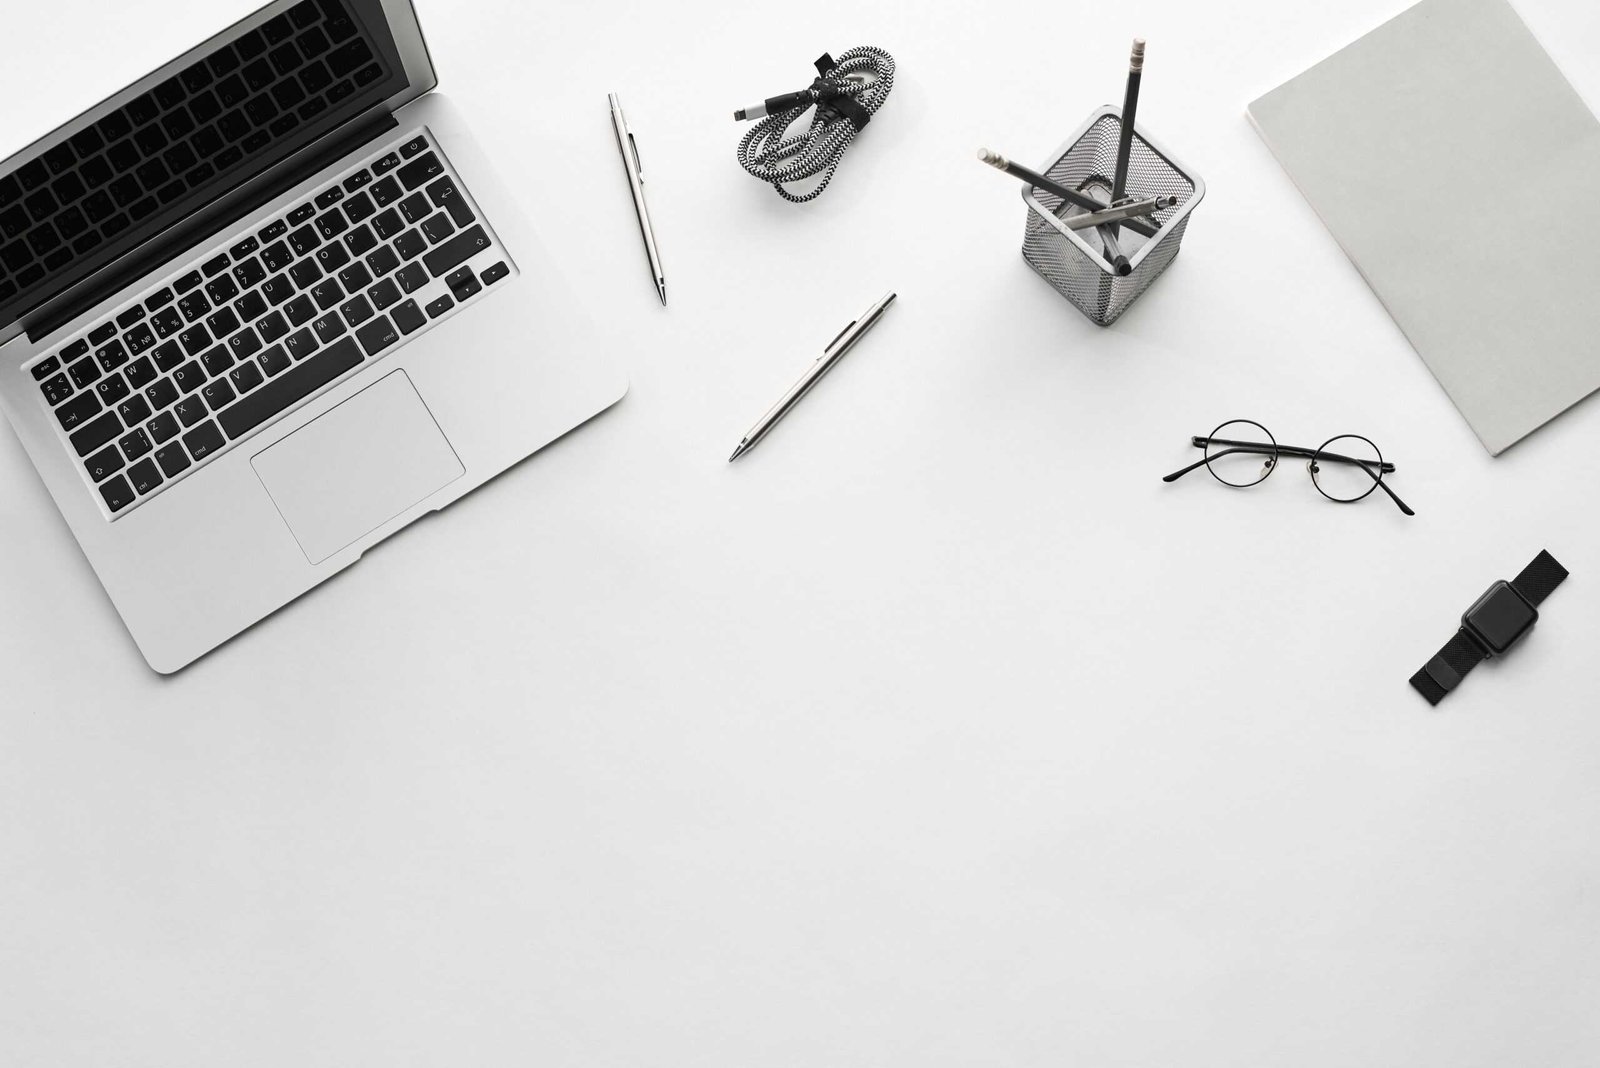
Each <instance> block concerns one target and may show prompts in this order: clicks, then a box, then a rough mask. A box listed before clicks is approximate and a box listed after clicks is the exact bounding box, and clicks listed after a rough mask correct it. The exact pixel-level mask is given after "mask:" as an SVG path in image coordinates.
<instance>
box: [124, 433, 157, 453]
mask: <svg viewBox="0 0 1600 1068" xmlns="http://www.w3.org/2000/svg"><path fill="white" fill-rule="evenodd" d="M117 447H118V448H120V449H121V450H122V454H123V455H124V456H126V457H127V458H128V459H130V460H137V459H138V458H139V457H141V456H143V455H144V454H145V453H147V452H149V451H150V450H151V449H153V448H155V446H153V445H151V444H150V438H149V436H148V435H146V434H145V432H144V431H143V430H138V429H135V430H134V431H133V433H131V434H124V435H123V436H122V437H121V438H119V439H118V440H117Z"/></svg>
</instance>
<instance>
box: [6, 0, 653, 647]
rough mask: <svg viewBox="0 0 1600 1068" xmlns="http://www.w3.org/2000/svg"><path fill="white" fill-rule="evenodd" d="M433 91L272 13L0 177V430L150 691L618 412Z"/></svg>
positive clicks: (365, 11) (365, 14)
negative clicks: (45, 495)
mask: <svg viewBox="0 0 1600 1068" xmlns="http://www.w3.org/2000/svg"><path fill="white" fill-rule="evenodd" d="M434 85H435V78H434V72H433V68H432V66H431V65H430V63H429V59H428V53H427V49H426V47H425V45H424V43H423V39H422V32H421V29H420V28H419V26H418V24H417V20H416V15H415V13H414V12H413V10H412V8H411V5H410V3H409V0H279V2H275V3H272V4H269V5H267V6H266V7H264V8H262V9H261V10H260V11H258V12H256V13H255V14H254V15H252V16H251V17H249V18H247V19H245V20H244V21H242V22H240V23H239V24H237V25H236V26H234V27H232V28H231V29H229V30H227V31H226V32H224V33H222V34H220V35H218V36H216V37H214V38H212V39H211V40H209V41H207V42H205V43H204V44H202V45H200V46H199V47H198V48H196V49H194V50H193V51H191V52H189V53H188V54H186V55H184V56H183V57H181V58H179V59H177V60H175V61H174V62H172V63H170V64H168V65H167V66H165V67H163V68H162V69H160V70H158V71H156V72H155V73H154V74H151V75H150V76H149V77H147V78H144V79H143V80H141V81H140V82H138V83H137V84H135V85H133V86H130V87H129V88H127V89H125V90H123V91H122V92H120V93H118V94H117V95H116V96H114V97H113V98H111V99H110V100H108V101H106V102H105V103H103V104H101V105H100V106H98V107H96V108H94V109H93V110H91V111H90V112H89V113H87V114H84V115H80V116H79V117H78V118H76V119H74V120H73V121H71V122H69V123H67V124H66V125H65V126H62V127H61V128H60V129H58V130H56V131H55V132H54V133H52V134H50V135H49V136H47V137H45V138H43V139H41V140H39V141H37V142H35V143H34V144H32V145H30V146H28V147H27V148H25V149H23V150H22V151H21V152H19V153H17V154H16V155H14V156H11V157H10V158H9V159H6V160H4V161H3V162H0V407H3V408H4V410H5V413H6V415H7V417H9V419H10V420H11V423H12V425H13V426H14V427H15V428H16V431H17V435H18V437H19V438H21V440H22V444H23V446H24V447H25V448H26V449H27V451H28V454H29V456H30V457H31V458H32V460H33V463H34V465H35V466H36V467H37V468H38V470H39V474H40V477H42V478H43V479H44V482H45V485H46V486H47V487H48V488H49V490H50V493H51V495H52V496H53V497H54V498H55V501H56V504H57V506H58V507H59V508H60V509H61V513H62V515H63V516H64V517H65V518H66V521H67V524H68V525H69V526H70V527H71V528H72V532H73V534H74V535H76V537H77V539H78V542H79V544H80V545H81V546H82V547H83V551H84V553H85V554H86V555H87V556H88V558H89V562H90V563H91V564H92V565H93V567H94V569H95V571H96V572H97V573H98V574H99V576H100V579H101V581H102V582H103V583H104V585H105V588H106V592H107V593H108V594H109V595H110V597H111V600H112V602H113V603H114V604H115V605H116V606H117V610H118V611H119V612H121V614H122V618H123V620H124V621H125V622H126V623H127V626H128V629H129V631H130V632H131V633H132V635H133V638H134V641H135V642H136V643H137V644H138V646H139V648H140V650H141V651H142V652H143V653H144V656H145V658H146V660H148V661H149V663H150V665H151V666H152V667H153V668H155V669H156V670H157V671H161V672H170V671H174V670H176V669H178V668H180V667H182V666H183V665H185V664H187V663H189V662H190V661H192V660H194V659H195V658H196V657H198V656H200V655H201V654H202V653H205V652H206V651H207V650H209V649H211V648H213V647H215V646H216V645H218V644H219V643H221V642H223V641H225V640H226V639H228V638H229V637H231V636H233V635H234V634H237V633H238V632H239V631H241V630H243V629H244V628H246V627H248V626H250V625H251V624H252V623H255V622H256V621H258V620H260V619H261V618H263V617H264V616H266V615H268V614H269V613H271V612H273V611H274V610H276V609H277V608H279V607H281V606H282V605H284V604H286V603H287V602H289V601H290V600H292V599H293V598H295V597H297V596H299V595H300V594H301V593H304V592H305V591H306V590H308V589H310V588H311V587H313V586H315V585H316V584H317V583H319V582H321V581H322V580H324V579H326V578H327V577H328V576H330V575H332V574H334V573H335V572H337V571H339V570H341V569H342V568H345V567H347V566H349V565H350V564H352V563H354V562H355V561H357V560H359V559H360V558H361V554H362V553H363V552H364V551H365V550H366V549H368V548H370V547H371V546H373V545H375V544H377V543H378V542H380V541H382V540H383V539H385V538H387V537H388V536H389V535H391V534H393V533H395V532H396V531H397V530H400V529H401V528H403V527H405V526H406V525H407V524H409V523H411V522H412V521H413V520H415V519H416V518H418V517H419V516H422V515H425V514H427V513H428V512H432V511H437V510H438V509H439V508H441V507H443V506H445V505H447V504H449V503H450V502H452V501H454V500H455V499H456V498H458V497H460V496H462V495H463V494H465V493H466V492H468V491H469V490H471V489H473V488H474V487H476V486H478V485H479V484H480V483H482V482H484V481H486V480H488V479H490V478H492V477H493V476H494V475H496V474H498V473H499V472H501V471H503V470H505V469H506V468H507V467H509V466H510V465H512V464H514V463H516V462H517V461H519V460H521V459H523V458H524V457H526V456H527V455H529V454H530V453H532V452H534V451H536V450H537V449H539V448H540V447H542V446H543V445H545V444H547V443H549V442H550V441H552V440H554V439H555V438H557V437H559V436H560V435H562V434H564V433H566V432H567V431H569V430H571V429H572V428H573V427H576V426H578V425H579V424H581V423H583V422H584V421H585V420H587V419H589V418H590V417H592V416H593V415H595V414H596V413H598V412H600V411H602V410H604V409H605V408H607V407H609V406H610V405H612V404H614V403H615V402H616V401H617V400H619V399H620V398H621V397H622V395H623V393H624V392H626V390H627V383H626V380H625V379H624V378H623V376H622V374H621V373H620V372H619V370H618V369H617V367H616V366H614V365H613V363H611V362H610V361H609V360H608V359H607V358H606V357H605V355H604V353H603V352H602V351H601V346H599V345H597V343H596V336H595V334H594V332H593V330H592V329H591V328H590V326H589V324H588V323H587V322H586V320H585V319H584V318H583V316H582V314H581V313H580V312H579V311H577V307H578V306H577V304H576V303H575V301H574V300H573V299H572V297H571V295H570V294H569V293H567V292H566V291H565V289H564V287H563V284H562V281H561V279H560V277H559V276H558V274H557V272H556V270H555V262H554V260H553V258H552V257H551V256H550V254H549V253H548V252H547V251H546V250H545V249H544V248H543V247H541V245H540V243H539V240H538V238H537V237H536V236H535V234H534V233H533V231H532V230H531V228H530V227H529V224H528V223H527V221H526V220H525V219H524V218H523V216H522V214H521V213H520V212H519V211H518V209H517V207H516V202H515V199H514V198H513V196H512V195H511V194H510V192H509V191H508V189H507V188H506V185H505V184H503V181H502V178H501V177H500V176H497V175H496V174H495V172H494V171H493V170H492V169H491V168H490V166H489V164H488V162H487V160H486V157H485V154H484V152H483V150H482V149H480V148H479V146H478V144H477V142H476V141H474V140H473V138H472V136H471V134H470V133H469V132H468V131H467V127H466V125H465V124H464V123H463V121H462V119H461V118H460V116H459V115H458V114H457V112H456V111H455V110H454V109H453V108H452V107H451V105H450V104H449V103H448V102H447V101H445V100H444V99H443V98H442V97H440V96H439V95H437V94H434V93H432V92H431V90H432V89H433V87H434ZM14 90H15V91H18V92H22V91H27V88H26V87H23V86H17V87H14ZM511 177H512V180H514V177H515V176H511Z"/></svg>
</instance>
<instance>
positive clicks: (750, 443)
mask: <svg viewBox="0 0 1600 1068" xmlns="http://www.w3.org/2000/svg"><path fill="white" fill-rule="evenodd" d="M894 296H895V295H894V294H893V293H890V294H888V295H887V296H885V297H884V298H883V299H882V300H880V301H878V303H876V304H874V305H873V306H872V307H870V308H868V309H867V310H866V311H864V312H862V313H861V317H860V318H859V319H856V320H854V321H853V322H851V323H850V325H849V326H847V327H845V328H844V329H843V330H841V331H839V336H838V337H836V338H834V339H833V341H831V342H830V343H829V344H828V347H827V348H825V349H823V350H822V355H821V356H819V357H817V360H816V362H815V363H813V364H812V365H811V366H810V367H809V368H808V369H807V370H806V373H805V374H803V375H801V376H800V381H798V382H796V383H795V384H794V385H792V386H790V387H789V392H787V393H785V394H784V395H783V397H782V398H781V399H779V401H778V403H777V404H774V405H773V406H772V408H771V410H769V411H768V412H767V414H766V415H763V416H762V417H761V418H760V419H759V420H757V421H756V425H755V426H753V427H751V428H750V429H749V430H748V431H747V432H746V433H745V436H744V437H743V439H741V440H740V442H739V447H738V448H737V449H734V450H733V455H732V456H730V457H728V462H729V463H730V464H731V463H733V461H735V460H737V459H738V458H739V457H741V456H743V455H744V454H745V453H747V452H749V451H750V450H751V449H753V448H755V447H756V445H757V444H759V443H760V441H761V439H762V438H764V437H766V436H767V434H768V432H769V431H771V430H772V428H773V427H775V426H777V425H778V422H779V420H781V419H782V418H783V417H784V416H786V415H788V414H789V411H790V409H792V408H793V407H794V406H795V405H796V404H798V403H800V398H801V397H804V396H805V395H806V394H807V393H809V392H810V391H811V387H812V386H814V385H816V384H817V383H818V382H819V381H820V380H821V379H822V376H823V375H825V374H827V373H828V372H829V371H831V370H833V366H834V364H836V363H838V362H839V361H840V360H841V359H843V358H844V354H845V353H847V352H849V351H850V348H851V346H853V345H854V344H855V343H856V342H857V341H860V340H861V338H862V335H864V334H865V333H866V332H867V331H868V330H871V329H872V328H873V326H874V325H876V323H877V322H878V319H879V318H880V317H881V316H882V315H883V312H884V309H886V308H888V307H889V305H890V304H892V303H893V302H894Z"/></svg>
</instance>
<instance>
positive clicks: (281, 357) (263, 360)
mask: <svg viewBox="0 0 1600 1068" xmlns="http://www.w3.org/2000/svg"><path fill="white" fill-rule="evenodd" d="M257 360H258V361H259V362H260V364H261V369H262V370H263V371H265V372H266V373H267V375H268V376H269V377H275V376H277V375H281V374H282V373H283V372H285V371H287V370H288V369H289V367H290V360H289V354H288V353H287V352H285V351H284V348H283V346H282V345H274V346H272V347H271V348H270V349H268V350H267V351H266V352H263V353H262V354H261V355H260V356H259V357H257Z"/></svg>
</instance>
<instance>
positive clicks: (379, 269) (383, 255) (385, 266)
mask: <svg viewBox="0 0 1600 1068" xmlns="http://www.w3.org/2000/svg"><path fill="white" fill-rule="evenodd" d="M398 266H400V254H399V253H398V252H396V251H395V250H394V249H392V248H390V247H389V246H388V245H385V246H383V247H382V248H380V249H378V250H377V251H376V252H374V253H373V254H372V255H370V256H368V257H367V268H368V269H369V270H370V271H372V277H374V278H382V277H383V276H384V275H386V274H388V273H389V272H390V271H392V270H394V269H395V268H396V267H398Z"/></svg>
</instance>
